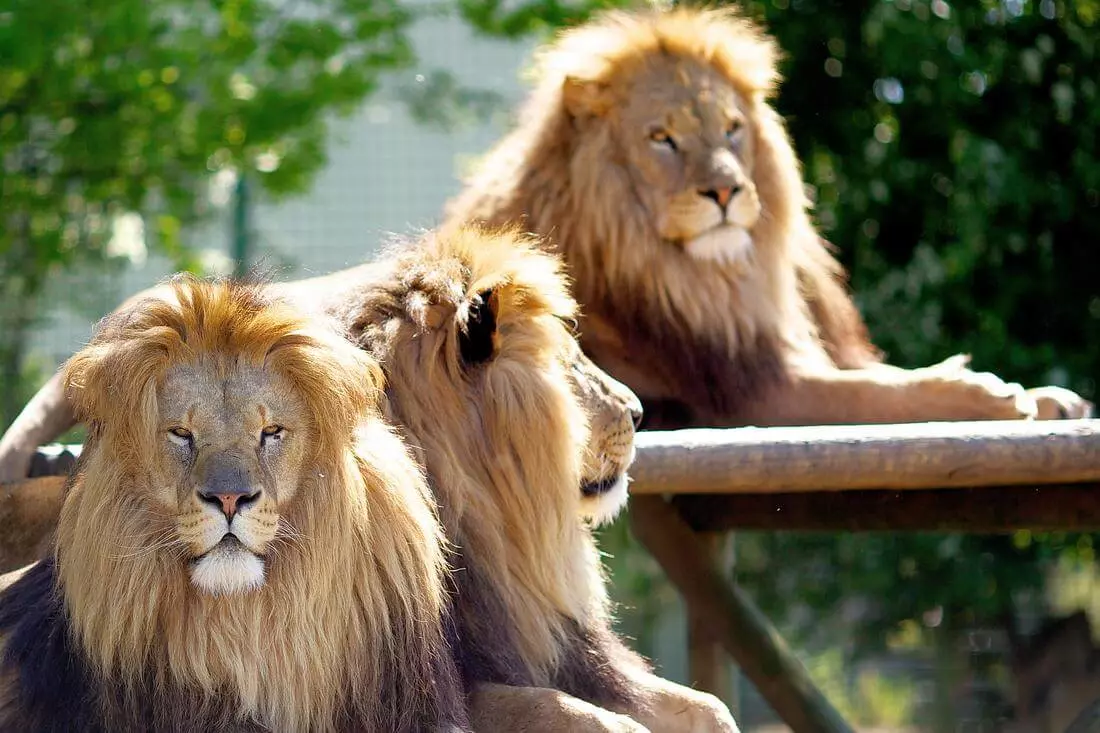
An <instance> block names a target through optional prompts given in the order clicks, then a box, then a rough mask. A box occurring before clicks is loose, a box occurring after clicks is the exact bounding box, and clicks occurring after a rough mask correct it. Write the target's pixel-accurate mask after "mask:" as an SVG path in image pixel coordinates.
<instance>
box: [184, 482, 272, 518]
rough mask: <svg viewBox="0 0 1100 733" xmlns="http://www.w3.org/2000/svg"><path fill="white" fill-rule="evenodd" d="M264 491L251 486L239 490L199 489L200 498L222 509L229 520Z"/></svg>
mask: <svg viewBox="0 0 1100 733" xmlns="http://www.w3.org/2000/svg"><path fill="white" fill-rule="evenodd" d="M261 493H263V492H262V490H260V489H255V490H253V489H251V488H249V487H242V488H241V489H239V490H237V489H234V490H230V491H226V490H225V489H224V488H220V489H214V490H209V489H199V491H198V494H199V498H200V499H202V500H203V501H205V502H206V503H208V504H213V505H214V506H216V507H218V508H220V509H221V510H222V514H224V515H225V518H226V519H228V520H229V521H233V517H234V515H236V513H237V512H239V511H240V510H241V508H242V507H244V506H246V505H248V504H251V503H252V502H254V501H256V500H257V499H259V498H260V494H261Z"/></svg>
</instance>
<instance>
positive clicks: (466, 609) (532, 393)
mask: <svg viewBox="0 0 1100 733" xmlns="http://www.w3.org/2000/svg"><path fill="white" fill-rule="evenodd" d="M560 269H561V262H560V260H559V259H558V258H556V257H552V256H548V255H547V254H546V253H544V252H540V251H539V245H538V244H537V243H536V242H534V241H533V240H532V239H531V238H529V237H520V236H517V235H516V234H515V233H514V232H510V231H499V232H488V231H482V230H480V229H476V228H473V229H470V228H467V229H460V230H455V231H454V232H452V233H450V234H448V235H447V236H437V235H432V234H429V235H428V236H427V237H425V238H424V239H423V240H422V241H421V242H419V243H418V244H415V245H412V246H405V247H402V248H399V249H397V251H396V252H394V253H393V254H392V255H390V256H388V257H387V258H385V259H383V260H382V261H381V262H379V263H378V264H375V265H367V266H365V267H364V269H363V270H360V271H359V272H355V271H352V272H350V273H341V274H338V275H334V276H330V277H327V278H322V279H321V280H320V281H307V282H306V283H305V284H304V288H305V292H309V293H314V294H316V293H321V292H325V293H328V294H329V295H328V298H329V302H330V303H335V304H342V307H340V306H337V307H336V308H329V309H328V310H327V312H328V313H329V314H330V315H332V316H333V317H335V318H336V319H337V320H338V321H339V322H340V323H341V324H342V326H343V329H344V331H345V333H346V334H347V335H348V337H349V338H350V339H352V340H353V341H354V342H355V343H357V344H359V345H360V346H362V347H363V348H364V349H366V350H367V351H369V352H370V353H372V354H373V355H374V356H375V357H376V358H377V359H378V361H379V362H380V363H381V365H382V367H383V370H384V372H385V378H386V395H387V408H388V412H387V415H388V416H390V417H391V419H392V420H393V422H394V423H395V424H396V425H398V426H400V427H401V429H402V430H403V431H404V434H405V436H406V439H407V440H408V442H409V443H410V444H411V445H413V446H414V447H415V451H416V453H417V455H418V456H420V458H421V460H422V461H423V464H424V466H425V469H426V471H427V474H428V476H429V482H430V484H431V486H432V488H433V490H434V491H435V494H436V498H437V500H438V502H439V504H440V507H441V516H442V519H443V524H444V526H445V528H446V531H447V535H448V539H449V540H450V541H451V542H452V544H453V545H454V546H455V547H457V552H458V558H457V560H456V561H455V564H456V573H455V575H454V578H455V589H456V612H455V617H456V623H457V627H458V633H457V636H458V639H459V642H458V645H457V650H456V652H455V654H456V657H457V659H458V663H459V666H460V669H461V670H462V674H463V678H464V679H465V680H466V681H467V685H468V688H469V689H470V691H471V695H470V700H471V719H472V724H473V727H474V729H475V730H478V731H484V732H488V731H494V730H501V731H511V730H562V731H566V730H577V729H582V727H581V726H582V724H583V729H590V730H601V729H603V730H641V729H649V730H653V731H735V730H736V726H735V724H734V722H733V719H732V717H731V716H730V714H729V711H728V710H727V709H726V708H725V706H724V705H723V704H722V703H721V702H719V701H718V700H717V698H715V697H713V696H711V695H708V694H706V693H702V692H698V691H695V690H692V689H689V688H686V687H682V686H680V685H676V684H674V683H671V682H668V681H666V680H663V679H660V678H658V677H656V676H655V675H653V674H652V673H651V672H650V671H649V670H648V668H647V667H646V666H645V664H644V662H643V661H642V659H641V658H640V657H638V656H636V655H635V654H634V653H633V652H631V651H629V650H628V649H627V648H626V646H625V645H624V644H623V643H622V641H621V640H619V639H618V638H617V637H616V635H615V634H614V633H613V632H612V630H611V625H610V613H609V601H608V597H607V593H606V589H605V578H604V576H603V571H602V566H601V563H600V560H599V556H598V553H597V548H596V545H595V542H594V539H593V536H592V534H591V527H592V525H593V524H596V523H599V522H603V521H607V520H609V519H611V518H612V517H614V516H615V514H616V513H617V512H618V511H619V509H621V507H622V506H623V504H624V502H625V501H626V497H627V471H628V468H629V466H630V464H631V462H632V461H633V459H634V440H633V438H634V429H635V425H636V423H637V422H639V421H640V419H641V417H642V411H641V405H640V403H639V402H638V400H637V398H636V397H635V396H634V395H633V393H632V392H630V390H628V389H627V388H626V387H624V386H623V385H621V384H620V383H618V382H617V381H615V380H613V379H611V378H610V377H608V376H607V375H606V374H605V373H604V372H603V371H601V370H600V369H598V368H597V367H596V366H595V365H594V364H592V363H591V362H590V361H589V360H588V359H587V358H586V357H585V356H584V354H583V352H582V351H581V350H580V348H579V345H578V343H577V341H576V339H575V338H574V335H573V333H572V323H573V320H574V319H575V318H576V315H577V313H576V305H575V302H574V301H573V299H572V297H571V296H570V295H569V286H568V282H567V280H566V279H565V278H564V277H563V275H562V273H561V271H560ZM319 283H323V287H322V286H321V285H320V284H319ZM298 287H302V286H298ZM582 520H583V521H582ZM561 693H566V694H567V695H568V696H570V697H568V698H563V697H562V695H561ZM582 703H587V704H582ZM547 710H552V711H553V712H554V714H553V715H548V714H547V712H546V711H547ZM606 711H611V712H612V713H614V714H615V715H608V713H607V712H606ZM623 715H625V716H628V718H629V720H624V719H623V718H622V717H621V716H623ZM630 721H633V723H631V722H630ZM638 724H640V725H641V726H644V728H640V727H638Z"/></svg>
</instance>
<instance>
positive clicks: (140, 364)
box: [61, 342, 159, 436]
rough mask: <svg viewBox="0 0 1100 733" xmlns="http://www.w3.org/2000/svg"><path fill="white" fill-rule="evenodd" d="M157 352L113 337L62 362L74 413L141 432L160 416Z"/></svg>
mask: <svg viewBox="0 0 1100 733" xmlns="http://www.w3.org/2000/svg"><path fill="white" fill-rule="evenodd" d="M158 355H159V352H156V351H153V350H142V349H138V348H135V347H133V345H130V344H120V343H109V342H107V343H99V344H92V345H90V346H86V347H85V348H83V349H81V350H80V351H79V352H77V353H76V354H74V355H73V356H72V357H71V358H70V359H69V360H68V361H67V362H65V365H64V366H62V367H61V379H62V384H63V385H64V387H65V396H66V399H67V400H68V401H69V405H70V406H71V407H72V410H73V413H74V414H75V415H76V416H77V418H78V419H79V420H81V421H84V422H94V423H99V424H105V423H111V424H112V425H114V426H115V428H117V429H118V430H120V431H121V432H122V433H126V434H128V435H130V436H136V435H140V434H142V433H143V432H144V431H146V430H147V429H148V428H149V426H150V425H151V422H150V421H155V419H156V409H157V402H156V384H155V382H156V380H155V377H156V371H157V369H158V364H159V360H158V359H157V358H156V357H157V356H158Z"/></svg>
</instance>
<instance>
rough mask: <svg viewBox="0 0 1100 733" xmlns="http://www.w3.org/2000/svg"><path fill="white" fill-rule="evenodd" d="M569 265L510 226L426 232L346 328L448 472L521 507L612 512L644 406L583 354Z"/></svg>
mask: <svg viewBox="0 0 1100 733" xmlns="http://www.w3.org/2000/svg"><path fill="white" fill-rule="evenodd" d="M560 267H561V261H560V260H559V259H558V258H556V257H553V256H551V255H548V254H546V253H544V252H541V251H539V249H538V248H537V246H536V245H535V244H534V243H533V242H531V241H528V240H527V239H525V238H523V237H518V236H516V235H515V234H513V233H511V232H505V233H501V232H495V233H493V232H483V231H479V230H477V229H469V230H461V231H459V232H457V233H454V234H453V235H448V236H430V237H429V238H428V239H426V240H425V241H424V242H422V243H421V244H420V245H419V246H417V247H415V248H414V249H413V251H412V254H411V256H409V257H408V258H407V259H398V260H397V261H396V263H395V264H394V265H393V270H394V273H395V276H396V281H395V282H393V283H392V284H390V285H389V286H387V287H385V288H376V289H373V290H372V291H370V292H369V293H367V294H365V296H362V297H364V298H365V300H366V302H365V304H364V306H363V308H362V311H363V312H362V313H359V314H358V315H357V316H356V318H357V322H356V323H353V324H352V325H351V327H350V330H351V332H352V333H353V334H361V336H360V338H361V341H362V342H363V344H364V345H365V346H367V348H368V350H371V351H374V352H375V355H376V356H377V357H379V360H380V361H381V362H382V363H383V364H385V365H386V370H387V375H386V376H387V393H388V394H389V395H390V398H391V399H390V407H391V409H393V410H395V412H396V415H395V417H396V419H397V421H398V422H401V423H402V424H404V425H405V426H406V427H407V428H408V429H409V431H410V434H411V436H412V440H411V442H412V443H414V444H415V445H417V446H418V447H419V448H421V449H422V450H423V451H424V456H423V458H424V460H425V462H426V464H427V466H428V468H429V471H431V472H433V473H437V474H446V476H445V478H444V477H441V478H440V479H438V480H441V481H442V480H446V481H449V482H451V483H453V484H455V485H456V486H462V485H463V482H462V481H460V480H458V478H457V477H456V476H454V475H452V474H454V473H455V472H456V471H458V470H459V469H457V468H452V467H450V466H448V467H446V468H444V467H443V464H444V463H445V461H444V456H450V457H453V458H454V460H455V461H456V462H461V464H462V467H461V470H464V471H468V472H470V473H471V474H478V481H479V482H482V485H483V486H489V487H492V488H493V490H494V491H498V492H499V494H498V495H497V496H496V500H497V501H498V503H499V504H500V505H505V504H506V505H507V506H509V507H510V508H513V509H515V510H516V513H517V514H522V515H524V516H534V515H535V513H537V512H539V511H545V510H546V509H545V507H553V511H555V512H559V514H560V515H561V516H562V517H568V519H567V520H563V521H570V522H572V521H573V520H574V517H575V516H576V515H577V513H578V512H579V513H580V515H581V516H582V517H585V518H593V519H597V520H604V519H607V518H609V517H611V516H614V514H615V513H616V512H617V511H618V509H619V508H620V507H621V506H622V504H623V502H624V501H625V499H626V487H627V469H628V468H629V466H630V464H631V462H632V461H633V458H634V426H635V423H636V422H637V421H638V420H640V418H641V403H640V401H639V400H638V399H637V397H635V396H634V394H633V393H632V392H631V391H630V390H629V389H628V388H627V387H626V386H624V385H622V384H620V383H619V382H617V381H615V380H614V379H612V378H611V377H610V376H609V375H608V374H607V373H605V372H603V371H602V370H600V369H599V368H598V367H596V366H595V365H594V364H593V363H592V362H591V361H589V360H588V359H587V357H585V356H584V354H583V353H582V352H581V349H580V346H579V345H578V343H577V340H576V338H575V337H574V334H573V333H572V331H571V325H572V323H573V318H574V316H575V309H576V303H575V302H574V301H573V299H572V298H571V297H570V296H569V294H568V289H567V288H568V283H567V280H566V279H565V278H564V277H563V276H562V273H561V271H560ZM429 443H432V444H433V445H434V447H432V445H429ZM469 483H472V482H467V484H466V486H465V487H464V491H466V490H468V489H469ZM456 503H457V502H456ZM513 504H514V505H515V506H513ZM521 506H522V507H524V508H522V509H521V508H520V507H521ZM537 507H542V509H539V508H537ZM528 509H529V510H530V511H528Z"/></svg>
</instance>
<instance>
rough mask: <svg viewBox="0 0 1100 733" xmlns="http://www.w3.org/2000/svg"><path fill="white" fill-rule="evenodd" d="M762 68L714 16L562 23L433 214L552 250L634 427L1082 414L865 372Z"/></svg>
mask: <svg viewBox="0 0 1100 733" xmlns="http://www.w3.org/2000/svg"><path fill="white" fill-rule="evenodd" d="M775 58H776V48H775V46H774V43H773V41H772V40H771V39H770V38H768V37H766V36H765V35H764V34H763V33H762V32H761V31H760V30H758V29H757V28H756V27H754V26H753V25H752V24H751V23H750V22H749V21H747V20H745V19H742V18H739V17H737V15H736V14H735V13H734V12H733V11H731V10H728V9H725V10H696V9H688V8H679V9H676V10H673V11H669V12H660V11H645V12H639V13H633V14H629V13H624V12H614V13H610V14H607V15H605V16H603V17H602V18H601V19H598V20H597V21H595V22H592V23H590V24H587V25H584V26H581V27H578V28H576V29H573V30H571V31H567V32H565V33H564V34H563V35H562V36H561V37H560V39H559V40H558V41H557V42H556V43H554V44H553V45H551V46H550V47H549V48H547V49H546V50H545V51H544V53H543V54H542V58H541V63H540V65H539V82H538V86H537V88H536V90H535V91H534V93H533V95H532V96H531V98H530V100H529V102H528V104H527V106H526V108H525V109H524V110H523V113H522V116H521V119H520V121H519V123H518V124H517V125H516V128H515V130H514V131H513V132H512V133H511V134H510V135H508V136H507V137H506V138H505V139H504V140H502V141H501V142H500V143H499V144H498V145H497V146H496V147H495V148H494V149H493V150H492V151H490V152H489V153H488V155H487V156H486V158H485V160H484V162H483V165H482V166H481V169H480V171H479V172H478V173H477V174H476V175H475V176H474V177H473V178H472V180H471V181H470V182H469V184H468V186H467V188H466V190H465V191H464V192H463V193H462V194H461V195H460V196H459V197H458V198H457V199H456V200H455V201H453V202H452V203H451V204H450V205H449V207H448V219H449V221H450V222H451V224H452V225H453V224H461V223H465V222H470V221H482V222H487V223H489V224H491V225H504V224H512V225H514V224H522V225H523V226H524V227H525V228H527V229H530V230H531V231H533V232H536V233H538V234H540V235H541V236H543V237H546V238H547V241H549V242H552V246H553V247H554V249H556V250H558V251H560V252H562V253H563V254H564V257H565V259H566V262H567V264H568V266H569V270H570V275H571V276H572V277H573V279H574V281H575V284H574V292H575V295H576V298H577V300H578V301H579V302H580V304H581V307H582V309H583V312H584V316H585V317H584V321H583V323H582V326H581V331H582V343H583V346H584V349H585V351H586V352H587V353H588V354H589V355H590V356H591V357H592V359H593V360H594V361H595V362H596V363H597V364H599V365H600V366H601V367H603V368H604V369H606V370H607V371H608V372H610V373H611V374H612V375H613V376H615V377H616V378H618V379H620V380H622V381H623V382H625V383H626V384H627V385H629V386H630V387H631V388H632V389H633V390H634V391H635V392H636V393H637V394H638V395H639V396H640V397H641V398H642V401H643V403H644V404H645V409H646V414H647V424H648V425H650V426H652V427H682V426H687V425H696V426H699V425H713V426H728V425H744V424H755V425H786V424H798V425H803V424H811V425H812V424H827V423H850V422H912V421H925V420H943V419H952V420H954V419H989V418H992V419H996V418H1020V417H1029V416H1035V415H1036V414H1038V416H1040V417H1057V416H1067V417H1084V416H1088V414H1089V413H1090V411H1091V405H1089V403H1087V402H1085V401H1084V400H1082V399H1081V398H1080V397H1078V396H1077V395H1075V394H1073V393H1072V392H1069V391H1068V390H1063V389H1060V388H1043V389H1041V390H1033V391H1031V392H1024V391H1023V390H1022V389H1021V388H1020V387H1019V385H1010V384H1005V383H1004V382H1002V381H1001V380H1000V379H998V378H997V377H995V376H993V375H992V374H979V373H975V372H973V371H970V370H969V369H967V368H966V364H967V359H966V358H965V357H953V358H951V359H948V360H947V361H945V362H943V363H942V364H939V365H936V366H933V367H929V368H925V369H916V370H903V369H899V368H895V367H890V366H886V365H883V364H880V363H879V357H878V354H877V352H876V351H875V349H874V347H873V346H872V345H871V344H870V343H869V341H868V340H867V333H866V329H865V327H864V324H863V322H862V320H861V318H860V316H859V313H858V312H857V310H856V308H855V306H854V304H853V302H852V300H851V298H850V297H849V295H848V293H847V291H846V289H845V287H844V285H843V280H842V276H843V272H842V269H841V267H840V265H839V263H838V262H837V261H836V260H835V259H834V258H833V256H832V255H831V254H830V253H829V251H828V250H827V249H826V245H825V244H824V243H823V242H822V240H821V239H820V238H819V237H818V235H817V233H816V232H815V231H814V227H813V224H812V222H811V220H810V217H809V215H808V213H807V201H806V197H805V194H804V192H803V184H802V179H801V175H800V171H799V165H798V161H797V160H796V158H795V154H794V151H793V149H792V148H791V144H790V141H789V140H788V137H787V134H786V131H785V130H784V127H783V124H782V122H781V120H780V118H779V116H778V115H777V114H776V112H775V111H774V110H773V109H772V108H771V107H770V106H769V105H768V103H767V101H766V98H767V96H768V95H769V94H770V93H771V92H772V91H773V89H774V88H775V86H776V84H777V82H778V73H777V71H776V67H775Z"/></svg>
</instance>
